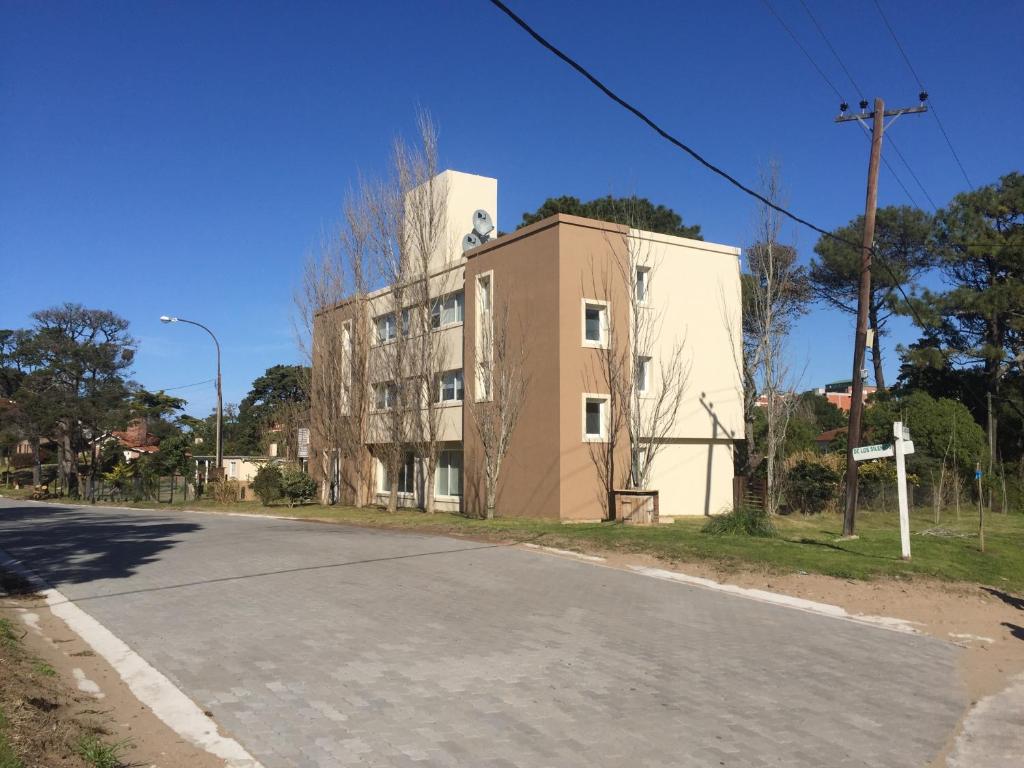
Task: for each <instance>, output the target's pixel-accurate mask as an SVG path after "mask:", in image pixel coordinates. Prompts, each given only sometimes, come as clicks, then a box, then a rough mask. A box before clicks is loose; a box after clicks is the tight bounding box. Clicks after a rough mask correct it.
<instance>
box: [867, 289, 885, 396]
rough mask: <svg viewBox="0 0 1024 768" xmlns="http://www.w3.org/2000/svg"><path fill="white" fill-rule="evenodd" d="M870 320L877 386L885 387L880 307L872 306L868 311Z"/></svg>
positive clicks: (872, 358)
mask: <svg viewBox="0 0 1024 768" xmlns="http://www.w3.org/2000/svg"><path fill="white" fill-rule="evenodd" d="M868 322H869V323H870V324H871V328H872V329H873V330H874V334H873V338H872V340H871V364H872V365H873V366H874V368H875V386H876V387H878V388H879V389H885V372H884V371H883V370H882V334H881V333H879V332H878V307H876V306H874V305H872V306H871V308H870V310H869V312H868Z"/></svg>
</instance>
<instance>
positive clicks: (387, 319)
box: [373, 312, 398, 345]
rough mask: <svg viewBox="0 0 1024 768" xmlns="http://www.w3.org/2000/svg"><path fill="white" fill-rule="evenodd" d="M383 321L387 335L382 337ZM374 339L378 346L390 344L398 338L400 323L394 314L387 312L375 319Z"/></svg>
mask: <svg viewBox="0 0 1024 768" xmlns="http://www.w3.org/2000/svg"><path fill="white" fill-rule="evenodd" d="M381 321H384V329H387V330H386V331H385V334H384V335H383V336H382V335H381ZM373 337H374V339H376V343H377V344H378V345H381V344H389V343H390V342H392V341H394V340H395V339H396V338H397V337H398V323H397V321H396V320H395V313H394V312H385V313H384V314H383V315H377V316H376V317H375V318H373Z"/></svg>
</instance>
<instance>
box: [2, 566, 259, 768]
mask: <svg viewBox="0 0 1024 768" xmlns="http://www.w3.org/2000/svg"><path fill="white" fill-rule="evenodd" d="M0 566H3V567H4V568H6V569H8V570H10V571H13V572H14V573H17V574H18V575H19V576H21V577H22V578H24V579H26V580H28V581H29V582H30V583H31V584H32V585H33V587H35V588H36V589H37V590H38V591H39V593H40V594H42V595H43V597H44V599H45V600H46V604H47V606H48V607H49V609H50V611H51V612H52V613H53V614H54V615H55V616H57V617H59V618H61V619H63V620H64V623H66V624H67V625H68V627H70V628H71V630H72V631H73V632H75V633H77V634H78V636H79V637H81V638H82V639H83V640H84V641H85V642H86V643H88V645H89V646H90V647H91V648H92V649H93V651H95V652H96V653H97V654H99V655H100V656H102V657H103V658H104V659H106V661H107V663H109V664H110V666H112V667H113V668H114V669H115V670H116V671H117V673H118V675H120V676H121V679H122V680H123V681H124V682H125V683H126V684H127V685H128V687H129V689H130V690H131V692H132V693H133V694H135V697H136V698H137V699H138V700H139V701H141V702H142V703H143V704H145V705H146V706H148V707H149V708H150V709H151V710H152V711H153V714H155V715H156V716H157V717H158V718H160V719H161V720H162V721H163V722H164V723H166V724H167V726H168V727H170V729H171V730H173V731H174V732H175V733H177V734H178V735H179V736H181V737H182V738H183V739H185V740H186V741H188V742H189V743H190V744H194V745H195V746H197V747H199V748H200V749H204V750H206V751H207V752H209V753H210V754H212V755H215V756H216V757H219V758H221V759H222V760H224V761H225V764H226V765H228V766H230V768H263V766H262V764H261V763H260V762H259V761H258V760H256V758H254V757H253V756H252V755H250V754H249V752H248V751H247V750H246V749H245V747H243V746H242V745H241V744H239V743H238V742H237V741H235V740H234V739H232V738H230V737H227V736H223V735H221V733H220V731H219V729H218V728H217V725H216V723H214V722H213V720H211V719H210V718H209V717H207V716H206V715H205V714H203V711H202V709H200V708H199V706H198V705H197V704H196V703H195V702H194V701H192V699H190V698H189V697H188V696H186V695H185V693H184V692H183V691H182V690H181V689H180V688H178V687H177V686H176V685H174V683H172V682H171V681H170V680H168V679H167V677H166V676H165V675H164V674H163V673H161V672H159V671H158V670H157V669H155V668H154V667H153V666H151V665H150V664H149V662H147V661H146V660H145V659H143V658H142V657H141V656H139V654H137V653H136V652H135V651H133V650H132V649H131V648H129V647H128V645H127V644H125V643H124V642H123V641H122V640H120V639H119V638H118V637H116V636H115V635H114V634H113V633H112V632H111V631H110V630H109V629H107V628H106V627H104V626H103V625H102V624H100V623H99V622H98V621H96V619H94V618H93V617H92V616H90V615H89V614H87V613H86V612H85V611H83V610H82V609H81V608H79V607H78V606H77V605H75V603H74V602H72V601H71V600H69V599H68V598H67V597H65V596H64V595H63V594H62V593H61V592H60V591H58V590H56V589H54V588H53V587H51V586H50V585H49V584H47V583H46V582H45V581H44V580H43V579H42V578H41V577H39V576H38V575H37V574H36V573H34V572H33V571H32V570H30V569H29V568H28V567H27V566H26V565H25V564H24V563H22V562H21V561H20V560H17V559H16V558H14V557H12V556H11V555H9V554H8V553H7V552H4V551H3V550H0Z"/></svg>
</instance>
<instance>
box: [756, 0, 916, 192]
mask: <svg viewBox="0 0 1024 768" xmlns="http://www.w3.org/2000/svg"><path fill="white" fill-rule="evenodd" d="M762 2H763V3H764V5H765V7H766V8H767V9H768V11H769V12H770V13H771V14H772V16H774V17H775V19H776V20H777V21H778V22H779V24H780V25H782V28H783V29H784V30H786V33H787V34H788V35H789V37H790V39H791V40H792V41H793V43H794V44H795V45H796V47H797V48H799V49H800V51H801V52H802V53H803V55H804V57H805V58H806V59H807V61H808V62H810V64H811V66H812V67H814V70H815V71H816V72H817V73H818V74H819V75H821V79H822V80H824V81H825V84H826V85H828V87H829V88H831V89H832V90H833V91H834V92H835V94H836V96H837V97H838V98H839V101H840V102H843V103H844V104H845V103H846V99H845V98H844V97H843V94H842V93H840V92H839V88H837V87H836V84H835V83H834V82H832V80H831V78H829V76H828V75H826V74H825V70H824V69H822V68H821V66H820V65H819V64H818V61H817V59H815V58H814V57H813V56H812V55H811V53H810V52H809V51H808V50H807V49H806V48H805V47H804V45H803V43H801V42H800V38H798V37H797V36H796V33H795V32H794V31H793V29H792V28H791V27H790V26H789V25H788V24H787V23H786V22H785V20H784V19H783V18H782V16H780V15H779V13H778V12H777V11H776V10H775V8H774V6H773V5H772V4H771V3H770V2H769V0H762ZM800 3H801V5H803V7H804V10H805V11H807V15H808V16H809V17H810V19H811V21H812V22H813V23H814V26H815V27H816V28H817V30H818V34H819V35H821V39H822V40H824V41H825V44H826V45H827V46H828V47H829V50H831V51H832V55H833V56H835V59H836V61H837V62H839V66H840V67H842V69H843V71H844V72H845V73H846V77H847V78H848V79H849V81H850V84H851V85H852V86H853V90H854V91H855V92H856V93H858V94H860V99H861V106H862V107H863V106H864V105H865V104H866V103H867V102H866V101H865V100H864V96H863V94H862V91H861V89H860V86H858V85H857V82H856V81H855V80H854V79H853V75H852V74H850V70H849V69H847V67H846V64H844V63H843V60H842V58H840V56H839V52H838V51H836V49H835V46H833V45H832V42H831V41H830V40H829V39H828V36H827V35H826V34H825V30H824V29H823V28H822V26H821V24H819V23H818V20H817V18H815V16H814V14H813V13H811V9H810V8H808V7H807V5H806V3H804V2H803V0H800ZM867 139H868V143H870V142H871V132H870V131H868V133H867ZM897 152H899V150H897ZM882 162H883V163H884V164H885V167H886V169H887V170H888V171H889V173H890V174H892V177H893V178H894V179H895V180H896V183H897V184H899V186H900V189H902V190H903V192H904V194H906V196H907V199H908V200H910V203H911V205H913V206H914V207H915V208H920V207H921V206H919V205H918V204H917V200H915V199H914V196H913V195H912V194H910V190H909V189H907V185H906V184H904V183H903V179H901V178H900V175H899V174H898V173H896V169H895V168H893V167H892V165H891V164H890V163H889V160H888V158H886V157H885V155H882ZM904 165H906V161H905V160H904ZM907 169H908V170H909V169H910V166H907ZM911 174H912V175H913V171H911ZM918 184H919V185H920V182H918ZM925 194H926V196H927V193H925Z"/></svg>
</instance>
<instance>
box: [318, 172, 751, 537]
mask: <svg viewBox="0 0 1024 768" xmlns="http://www.w3.org/2000/svg"><path fill="white" fill-rule="evenodd" d="M441 177H442V178H443V181H444V189H445V190H446V191H445V194H446V206H445V210H446V216H447V219H448V222H447V230H448V232H449V233H450V235H449V236H448V237H447V238H444V243H445V245H444V247H443V248H440V249H439V251H438V253H436V254H434V255H432V257H431V259H432V261H431V268H430V278H429V286H430V288H429V290H430V298H431V301H430V303H429V317H417V316H416V315H417V313H415V312H410V311H407V310H405V309H403V308H402V307H404V306H405V305H404V304H403V301H402V300H401V298H400V297H397V296H396V295H395V294H394V291H395V289H394V288H393V287H392V286H388V287H385V288H382V289H380V290H378V291H375V292H374V293H372V294H370V295H369V296H368V297H366V298H365V300H363V301H361V302H358V303H353V302H348V303H346V302H343V303H342V304H340V305H338V306H336V307H331V308H327V309H325V310H324V311H323V312H322V313H321V316H320V318H319V322H320V323H338V324H341V327H342V328H343V329H344V334H345V338H346V342H345V344H346V346H347V347H348V348H352V347H353V346H354V345H357V344H362V345H364V346H363V347H362V348H363V349H365V350H366V353H367V358H366V359H367V360H368V363H369V364H368V366H367V371H368V376H369V378H370V381H369V382H368V385H369V388H368V390H367V391H368V396H369V407H368V409H367V411H366V413H367V415H366V416H365V418H366V424H365V428H364V429H362V430H361V432H360V434H361V435H362V438H361V441H362V443H363V445H362V446H361V448H360V450H358V451H357V452H356V454H355V455H354V456H350V458H349V459H347V460H344V461H341V462H338V463H337V465H336V466H335V469H334V474H335V477H334V478H333V481H334V482H335V483H336V484H337V486H338V487H339V488H340V489H341V498H342V501H352V500H354V499H355V498H358V499H360V500H362V501H369V502H371V503H372V502H379V503H382V504H383V503H386V501H387V498H388V496H389V495H390V494H391V492H392V483H393V482H397V493H398V498H399V502H400V503H401V504H403V505H406V506H417V505H419V504H421V503H422V500H423V496H424V494H425V491H426V487H427V485H426V484H427V483H430V484H431V487H432V489H433V492H434V498H435V506H436V508H438V509H448V510H460V511H465V512H467V513H469V514H474V515H481V514H483V511H484V504H485V500H484V472H483V470H484V460H483V450H482V445H481V440H480V435H479V434H478V431H477V429H476V428H475V425H474V422H473V417H472V414H471V412H470V406H471V405H472V403H473V402H474V400H472V399H476V400H486V399H487V398H488V397H489V392H488V385H487V383H486V381H485V379H486V377H485V376H481V375H480V371H481V370H482V368H483V366H482V365H481V360H487V359H489V352H488V350H487V349H485V347H486V346H487V344H488V343H489V342H488V339H489V338H490V335H489V334H487V333H483V332H482V330H483V329H484V328H493V324H494V323H495V322H501V323H503V324H504V325H503V334H504V336H505V341H506V344H507V345H508V346H509V347H511V348H513V349H516V350H523V351H524V354H522V355H521V356H520V357H518V358H517V359H519V360H520V361H521V363H520V364H521V367H522V370H523V373H524V380H525V382H526V386H525V390H524V396H523V400H522V406H521V410H520V413H519V418H518V421H517V423H516V427H515V430H514V432H513V435H512V440H511V443H510V446H509V449H508V452H507V455H506V456H505V458H504V461H503V463H502V467H501V473H500V481H499V484H498V510H499V513H500V514H502V515H508V516H512V515H517V516H518V515H521V516H530V517H542V518H552V519H560V520H564V521H584V520H600V519H603V518H606V517H607V516H608V514H609V499H608V492H609V489H610V487H611V488H615V487H620V486H623V485H624V484H625V483H626V481H627V479H628V477H629V474H630V467H631V465H635V462H636V460H637V458H636V456H635V455H634V450H631V441H630V439H629V436H628V434H626V433H627V432H628V431H629V430H628V429H627V425H626V423H625V421H624V419H622V418H621V416H620V414H619V413H618V411H617V410H616V409H622V408H625V407H628V406H627V404H624V403H623V398H622V396H621V393H620V391H619V389H617V387H616V385H615V383H614V382H612V381H609V376H630V377H631V382H632V385H633V386H634V387H635V391H636V400H635V402H636V403H637V407H638V408H641V409H642V408H655V407H657V406H656V404H657V403H658V402H659V401H658V392H659V387H660V386H661V381H660V375H661V372H663V371H665V370H666V366H665V365H664V363H665V362H666V360H665V358H666V357H668V356H670V355H671V356H681V358H683V360H682V363H683V366H684V367H685V369H686V372H687V375H686V377H685V388H684V389H683V391H682V398H681V402H680V405H679V407H678V409H676V410H674V411H673V413H672V414H671V422H670V423H668V424H662V425H660V426H659V427H658V433H657V440H656V442H657V444H658V448H657V452H656V453H655V454H653V455H654V458H653V459H652V464H651V468H650V472H649V474H648V477H647V480H648V482H647V483H646V486H647V487H648V488H650V489H653V490H657V491H658V492H659V495H660V515H661V518H662V519H671V518H674V517H677V516H682V515H700V514H713V513H716V512H719V511H722V510H724V509H727V508H729V507H731V505H732V478H733V457H732V453H733V446H734V443H735V442H736V441H738V440H741V439H742V438H743V391H742V377H741V362H740V361H741V351H740V344H741V339H740V332H741V317H740V264H739V257H740V251H739V249H738V248H733V247H729V246H723V245H716V244H713V243H708V242H703V241H698V240H690V239H684V238H679V237H672V236H668V235H662V234H657V233H652V232H645V231H640V230H635V229H634V230H630V229H627V228H625V227H623V226H620V225H616V224H609V223H606V222H601V221H595V220H590V219H584V218H580V217H576V216H567V215H556V216H552V217H550V218H548V219H545V220H543V221H540V222H537V223H535V224H532V225H530V226H527V227H523V228H522V229H519V230H517V231H515V232H512V233H510V234H507V235H503V236H501V237H497V238H494V239H491V240H489V241H487V242H485V243H483V244H481V245H479V246H476V247H472V248H469V249H468V250H463V247H462V246H461V245H460V242H461V240H462V235H464V234H465V233H466V232H469V230H470V228H471V226H472V222H473V216H474V213H475V212H476V211H477V210H480V209H482V210H485V211H487V212H488V213H489V214H491V216H492V217H493V219H494V220H495V221H497V182H496V181H495V180H494V179H489V178H485V177H480V176H472V175H469V174H462V173H457V172H453V171H446V172H444V174H442V175H441ZM449 244H450V247H449ZM398 290H401V289H398ZM421 314H427V313H425V312H424V313H421ZM641 314H643V317H648V316H650V317H651V318H654V320H653V323H652V324H651V325H649V326H648V327H649V328H654V329H656V332H655V333H645V334H638V333H637V332H636V330H635V328H636V325H637V320H636V318H637V317H640V316H641ZM422 334H430V337H429V338H430V345H429V349H430V352H429V354H431V355H433V356H435V359H434V360H433V370H434V371H435V373H436V376H434V382H433V383H432V384H431V385H429V386H428V387H425V389H430V390H433V391H430V392H422V393H421V392H419V391H417V392H415V393H414V394H413V395H412V396H410V395H409V393H408V388H407V387H404V386H403V385H402V383H401V375H400V374H396V373H395V371H396V370H398V369H397V368H395V365H394V360H395V350H396V349H400V348H401V343H402V342H403V340H405V339H413V338H425V337H422ZM641 335H642V337H643V341H642V344H643V345H644V348H643V349H639V348H634V347H638V346H639V344H640V343H641V342H640V341H639V340H638V336H641ZM389 345H394V346H389ZM407 348H408V351H407V352H404V353H402V354H405V355H407V356H410V355H414V354H428V353H424V352H419V353H417V352H416V350H422V349H423V348H424V347H423V345H417V344H408V345H407ZM612 360H618V361H620V362H621V361H622V360H626V361H628V364H627V366H626V367H627V368H630V369H631V370H628V371H627V370H624V369H623V367H622V366H621V365H619V366H617V367H615V366H609V362H610V361H612ZM314 366H316V360H314ZM343 375H350V373H348V372H346V373H345V374H343ZM403 393H404V394H403ZM426 397H429V398H431V400H430V409H431V412H432V414H433V419H434V421H433V423H432V427H431V429H432V433H433V434H432V440H433V441H435V445H436V451H435V457H436V462H435V463H436V466H435V468H434V471H433V473H432V475H433V476H431V477H426V476H425V475H426V473H425V472H424V465H425V462H424V461H423V460H422V458H421V456H419V455H417V453H418V452H417V445H418V444H421V442H422V430H423V427H422V422H421V421H420V422H417V423H416V424H410V423H406V424H405V425H404V426H396V421H395V420H396V419H398V418H400V417H401V418H405V419H407V420H408V418H409V416H408V415H409V414H410V413H412V414H413V415H415V414H416V413H419V412H424V411H423V408H424V401H423V399H422V398H426ZM400 400H402V401H404V402H400ZM412 400H415V401H416V403H412V404H411V401H412ZM314 407H316V406H315V404H314ZM402 414H404V415H402ZM315 421H316V419H315V418H314V422H315ZM412 421H413V422H415V421H416V419H415V418H414V419H412ZM641 423H643V422H642V420H641ZM401 435H407V436H409V439H408V446H403V447H402V449H401V450H402V454H401V460H400V466H401V469H400V471H399V472H398V473H397V478H393V477H391V475H392V473H389V472H388V471H386V465H387V463H388V461H389V460H390V459H388V458H385V457H394V456H395V453H394V450H395V449H396V448H397V447H398V446H396V445H395V444H394V442H393V440H394V438H395V437H396V436H401ZM403 441H404V438H403ZM316 442H317V441H316V439H315V437H314V445H312V446H311V451H325V450H326V451H330V450H331V446H329V445H317V444H316ZM320 442H324V441H323V440H321V441H320ZM313 466H314V467H315V466H316V464H315V463H313ZM319 479H321V480H327V481H331V480H332V478H319Z"/></svg>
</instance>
